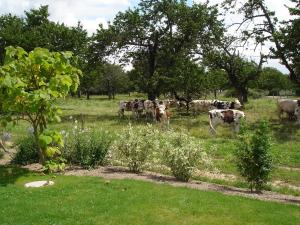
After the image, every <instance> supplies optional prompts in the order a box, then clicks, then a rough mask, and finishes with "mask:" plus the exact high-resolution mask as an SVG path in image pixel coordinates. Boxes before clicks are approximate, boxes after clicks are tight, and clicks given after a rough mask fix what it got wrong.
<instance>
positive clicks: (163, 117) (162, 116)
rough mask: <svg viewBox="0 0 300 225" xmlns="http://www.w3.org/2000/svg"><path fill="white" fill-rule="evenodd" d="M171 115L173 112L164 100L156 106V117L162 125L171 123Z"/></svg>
mask: <svg viewBox="0 0 300 225" xmlns="http://www.w3.org/2000/svg"><path fill="white" fill-rule="evenodd" d="M170 116H171V113H170V112H169V111H168V108H167V107H166V105H165V104H164V103H163V101H159V103H158V104H157V105H156V107H155V119H156V121H157V122H160V123H161V125H164V126H166V127H167V128H168V127H169V124H170Z"/></svg>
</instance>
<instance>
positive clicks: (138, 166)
mask: <svg viewBox="0 0 300 225" xmlns="http://www.w3.org/2000/svg"><path fill="white" fill-rule="evenodd" d="M154 131H155V130H154V129H153V128H152V126H151V125H148V126H146V127H141V128H138V129H136V128H133V127H132V125H131V124H129V125H128V126H127V128H125V129H124V130H123V131H122V132H121V134H119V136H118V137H117V139H116V140H115V142H114V144H113V145H112V147H111V149H110V151H111V152H112V154H115V155H116V158H118V159H119V160H120V161H121V162H122V163H124V164H126V165H127V166H128V167H129V170H130V171H132V172H135V173H137V172H140V171H141V170H142V169H143V166H144V165H145V163H146V162H147V160H148V159H149V157H150V154H152V153H153V152H155V151H156V150H157V148H158V147H157V145H155V142H154V136H155V134H154V133H153V132H154Z"/></svg>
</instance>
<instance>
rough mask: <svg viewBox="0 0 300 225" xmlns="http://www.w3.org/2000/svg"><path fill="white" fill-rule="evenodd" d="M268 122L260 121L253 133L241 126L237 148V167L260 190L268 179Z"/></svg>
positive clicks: (269, 158)
mask: <svg viewBox="0 0 300 225" xmlns="http://www.w3.org/2000/svg"><path fill="white" fill-rule="evenodd" d="M269 133H270V132H269V128H268V124H267V123H266V122H264V121H261V122H260V123H259V125H258V128H257V129H256V130H255V132H254V134H253V133H250V132H249V129H247V127H245V125H243V126H242V129H241V135H240V137H239V138H240V142H239V144H238V149H237V154H236V157H237V168H238V170H239V172H240V174H241V175H242V176H243V177H245V178H246V180H247V182H248V183H249V185H250V188H251V191H253V188H255V190H257V191H260V190H262V189H263V187H264V185H265V184H266V182H267V181H268V180H269V179H270V172H271V170H272V158H271V155H270V152H269V151H270V135H269Z"/></svg>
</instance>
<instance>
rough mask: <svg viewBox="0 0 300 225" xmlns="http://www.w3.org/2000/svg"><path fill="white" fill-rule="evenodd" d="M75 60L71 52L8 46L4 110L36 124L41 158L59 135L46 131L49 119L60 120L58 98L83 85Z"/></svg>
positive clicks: (2, 81)
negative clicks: (45, 132) (29, 50)
mask: <svg viewBox="0 0 300 225" xmlns="http://www.w3.org/2000/svg"><path fill="white" fill-rule="evenodd" d="M72 60H73V58H72V53H71V52H50V51H49V50H47V49H43V48H36V49H34V50H33V51H31V52H29V53H27V52H26V51H25V50H24V49H22V48H20V47H17V48H14V47H7V48H6V58H5V64H4V65H3V66H2V67H0V75H1V77H0V88H1V95H0V99H1V103H2V110H3V111H4V113H6V115H8V116H11V118H12V116H13V119H14V120H15V119H24V120H26V121H28V122H29V123H30V124H31V125H32V127H33V129H34V136H35V138H36V142H37V143H38V151H39V152H40V160H41V161H44V158H43V153H42V152H41V151H42V150H45V148H46V147H45V146H46V145H48V144H49V143H50V142H52V141H53V140H54V141H58V140H55V139H57V138H59V137H58V136H57V134H53V136H52V137H50V136H49V135H48V136H47V135H45V134H43V131H44V130H45V129H46V128H47V123H48V122H52V121H57V122H58V121H59V120H60V118H59V114H60V110H59V109H58V108H57V107H56V100H57V99H58V98H62V97H65V96H66V95H67V94H68V93H69V91H72V90H76V89H77V86H78V84H79V76H80V75H81V71H80V70H79V69H77V68H75V67H73V66H72V64H71V61H72ZM12 102H14V104H11V103H12ZM11 118H10V119H11ZM40 135H41V136H40ZM39 138H40V140H39ZM51 138H54V139H53V140H52V139H51ZM58 144H61V143H58Z"/></svg>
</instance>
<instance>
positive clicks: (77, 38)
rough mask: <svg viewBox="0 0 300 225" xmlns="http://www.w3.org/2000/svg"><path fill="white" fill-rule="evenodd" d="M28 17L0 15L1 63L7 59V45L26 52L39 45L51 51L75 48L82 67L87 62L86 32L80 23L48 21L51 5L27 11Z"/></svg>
mask: <svg viewBox="0 0 300 225" xmlns="http://www.w3.org/2000/svg"><path fill="white" fill-rule="evenodd" d="M25 15H26V16H25V17H18V16H16V15H12V14H7V15H2V16H0V65H2V63H3V62H4V54H5V48H6V47H8V46H20V47H22V48H24V49H25V51H31V50H33V49H34V48H36V47H43V48H47V49H49V50H50V51H72V52H74V54H76V56H78V57H79V58H80V63H79V64H80V68H83V67H84V65H83V63H82V62H84V61H86V59H85V57H86V49H87V42H88V38H87V32H86V31H85V30H84V29H83V27H82V25H81V24H80V23H78V25H77V26H76V27H67V26H65V25H64V24H60V23H57V22H52V21H50V20H49V12H48V6H40V7H39V8H38V9H30V10H29V11H25Z"/></svg>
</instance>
